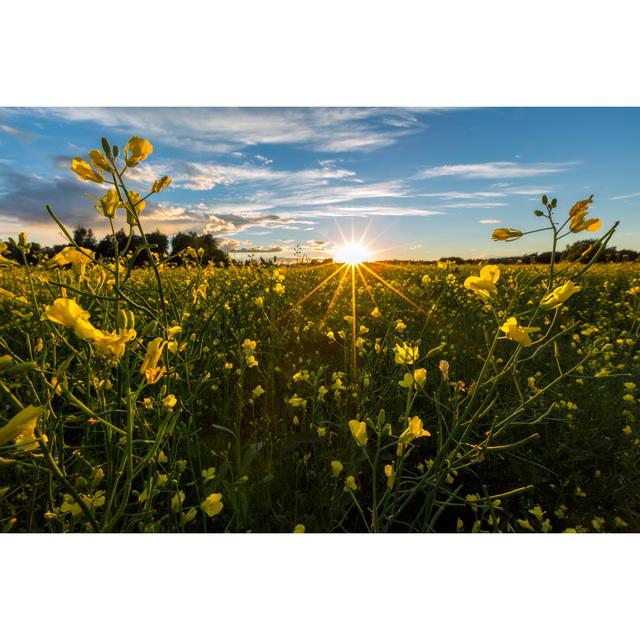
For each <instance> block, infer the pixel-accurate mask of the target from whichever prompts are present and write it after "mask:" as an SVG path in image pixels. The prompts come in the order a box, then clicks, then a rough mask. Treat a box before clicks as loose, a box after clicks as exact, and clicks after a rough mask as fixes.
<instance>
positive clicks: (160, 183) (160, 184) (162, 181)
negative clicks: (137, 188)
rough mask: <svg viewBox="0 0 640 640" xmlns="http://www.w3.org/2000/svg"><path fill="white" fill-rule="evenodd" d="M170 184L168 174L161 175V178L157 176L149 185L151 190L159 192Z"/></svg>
mask: <svg viewBox="0 0 640 640" xmlns="http://www.w3.org/2000/svg"><path fill="white" fill-rule="evenodd" d="M170 184H171V178H169V176H162V178H159V179H158V180H156V181H155V182H154V183H153V185H151V192H152V193H159V192H160V191H162V190H163V189H166V188H167V187H168V186H169V185H170Z"/></svg>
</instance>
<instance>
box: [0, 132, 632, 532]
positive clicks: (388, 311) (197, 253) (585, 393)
mask: <svg viewBox="0 0 640 640" xmlns="http://www.w3.org/2000/svg"><path fill="white" fill-rule="evenodd" d="M125 149H126V155H125V158H126V162H125V166H124V167H122V166H121V165H118V162H120V160H118V159H119V157H120V150H119V149H117V148H114V147H110V146H109V145H108V143H106V141H105V143H104V145H103V151H102V152H101V151H92V152H91V155H90V157H91V160H92V165H93V167H92V166H90V165H89V164H88V163H87V162H85V161H83V160H81V159H76V160H74V165H73V168H74V171H76V173H78V175H80V176H81V177H83V178H84V179H88V180H93V181H95V182H98V181H107V182H109V178H110V179H111V184H112V185H113V189H111V190H110V191H108V192H107V193H106V194H105V195H104V196H103V198H102V199H101V201H99V204H98V206H97V208H98V211H99V212H101V213H102V214H103V215H105V216H107V217H109V219H110V220H111V221H113V218H115V217H116V216H117V215H122V213H119V212H118V209H124V212H123V213H124V214H125V215H126V216H127V222H128V224H129V227H130V231H129V232H128V233H125V236H126V238H127V240H126V241H125V244H124V246H122V247H119V244H118V242H117V238H116V236H117V232H116V231H115V228H114V232H113V234H112V235H113V237H114V247H115V249H114V251H115V255H114V257H113V259H109V258H107V257H104V258H99V257H98V256H96V254H95V252H94V251H92V250H91V249H87V248H84V247H83V246H81V245H80V244H78V243H77V242H75V241H74V237H73V236H72V235H71V234H70V233H68V232H67V233H68V238H69V245H68V246H66V247H64V248H61V249H60V251H59V252H58V253H56V254H55V255H53V256H52V257H44V256H42V255H40V256H38V257H37V258H35V259H33V260H32V258H33V255H32V252H33V247H32V246H31V245H30V244H29V242H28V238H27V237H26V236H25V235H21V236H20V238H19V239H18V240H17V241H14V242H13V243H12V244H11V250H12V251H13V253H10V252H9V251H10V247H6V246H0V250H1V251H0V254H4V256H3V257H2V258H1V260H0V261H1V262H2V264H3V267H4V268H3V269H2V270H1V272H0V277H2V283H1V288H0V298H1V299H2V305H1V306H0V327H1V332H0V349H1V350H2V352H1V353H0V395H1V396H2V398H3V404H2V408H1V411H0V416H1V418H0V526H1V527H2V528H3V529H4V530H5V531H142V532H158V531H267V532H289V531H293V530H296V531H304V530H306V531H322V532H327V531H382V532H394V531H464V532H470V531H474V532H477V531H519V532H524V531H540V532H550V531H553V532H561V531H578V532H586V531H631V530H638V529H639V528H640V514H639V507H640V505H639V504H638V495H640V494H639V489H640V473H639V463H640V433H639V431H638V429H639V427H638V423H637V404H638V394H637V389H638V387H637V385H638V384H640V352H639V351H638V331H639V328H640V325H639V314H640V271H639V270H638V268H637V266H635V265H628V264H616V265H614V264H604V265H601V264H597V261H598V259H599V257H600V256H601V255H602V252H603V251H605V250H606V245H607V242H608V241H609V240H610V238H611V236H612V235H613V232H614V230H615V227H614V229H611V230H609V231H608V232H607V233H605V234H604V236H603V237H602V238H601V239H600V240H598V241H597V242H596V243H595V244H594V246H593V248H592V249H591V252H592V253H591V254H590V259H589V260H588V261H587V262H586V263H585V262H584V252H583V253H582V254H581V256H582V257H581V256H580V255H579V256H577V257H576V258H575V259H574V260H573V261H572V262H570V261H559V260H558V258H560V257H561V256H560V255H559V254H558V253H557V252H556V251H552V260H551V261H550V263H549V264H548V265H507V266H502V267H498V266H497V265H495V264H489V265H480V266H478V265H462V266H460V265H456V264H454V263H452V262H447V261H441V262H440V263H438V264H437V265H408V264H385V263H371V264H367V263H358V264H353V265H350V264H343V265H336V264H333V263H332V262H329V263H324V264H319V265H313V266H308V265H302V264H301V265H291V266H285V267H283V266H280V267H277V266H276V265H274V264H269V263H261V264H256V263H251V264H248V265H239V264H231V265H230V266H227V267H222V266H219V262H217V261H214V260H209V261H208V263H207V259H206V247H205V246H203V245H201V246H198V247H194V246H192V245H190V244H187V246H185V247H183V248H181V249H179V250H178V252H177V253H176V252H175V251H174V252H173V255H170V254H168V253H166V254H164V253H163V252H162V250H160V251H158V250H157V249H158V247H157V244H156V243H154V242H151V237H150V236H151V234H149V235H145V233H144V229H143V224H142V223H141V219H143V215H141V214H142V210H143V208H142V207H141V206H140V203H141V202H142V203H143V202H144V199H141V198H140V196H139V195H138V194H137V193H135V192H131V191H128V190H127V188H126V185H125V182H124V179H123V174H124V173H125V170H126V168H127V167H128V166H135V164H137V162H140V161H142V160H144V159H145V158H146V157H147V156H148V155H149V153H151V145H150V143H148V142H147V141H144V140H140V139H139V138H132V139H131V140H130V141H129V143H128V144H127V146H126V147H125ZM82 163H84V164H82ZM85 165H86V166H85ZM105 176H106V178H105ZM167 180H168V178H166V177H163V178H160V179H159V180H157V181H156V182H155V183H154V185H153V187H152V189H151V194H153V193H156V192H157V191H159V190H161V189H162V188H164V186H166V184H168V183H167V182H166V181H167ZM590 201H591V200H590V199H589V200H583V201H580V202H578V203H576V205H575V206H574V207H573V208H572V209H571V211H570V214H569V216H568V217H566V219H564V218H561V219H560V220H558V219H557V218H558V215H557V213H556V211H555V209H556V203H555V201H551V202H549V201H548V200H547V199H546V198H544V199H543V203H544V206H545V207H546V212H536V215H538V213H541V214H542V215H541V216H538V217H542V216H544V217H545V218H546V219H547V220H548V224H549V227H548V229H549V231H550V232H551V234H552V236H553V244H554V247H555V246H557V242H558V240H559V239H561V238H562V237H564V236H563V231H564V229H565V228H566V231H564V234H565V235H567V234H570V233H579V232H581V231H584V230H587V231H595V230H597V229H598V228H599V226H600V224H599V221H598V220H593V219H592V220H588V219H586V215H587V214H588V208H589V203H590ZM51 214H52V215H53V216H54V217H55V213H54V212H53V211H51ZM134 230H135V231H136V233H135V234H134V233H133V231H134ZM524 233H526V232H521V231H519V230H515V229H497V230H496V231H494V238H495V239H496V240H508V241H512V240H517V238H518V237H520V236H521V235H523V234H524ZM134 235H135V236H136V237H139V241H138V242H139V244H138V247H137V249H136V250H134V251H133V252H132V251H130V249H131V242H133V241H132V240H130V239H131V238H133V237H134ZM120 249H122V254H121V252H120ZM16 255H17V256H18V259H17V260H12V259H11V257H12V256H14V257H15V256H16ZM143 255H144V256H145V260H146V265H145V266H141V267H137V266H136V265H137V264H138V262H137V260H138V259H139V258H140V256H143ZM175 258H179V260H177V259H175Z"/></svg>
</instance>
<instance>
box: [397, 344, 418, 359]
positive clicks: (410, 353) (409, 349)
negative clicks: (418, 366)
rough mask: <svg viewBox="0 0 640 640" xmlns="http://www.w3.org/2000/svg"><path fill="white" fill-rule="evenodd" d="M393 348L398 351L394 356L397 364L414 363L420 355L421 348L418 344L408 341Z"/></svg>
mask: <svg viewBox="0 0 640 640" xmlns="http://www.w3.org/2000/svg"><path fill="white" fill-rule="evenodd" d="M393 350H394V351H395V352H396V355H395V358H394V361H395V363H396V364H413V363H414V362H415V361H416V360H417V359H418V356H419V355H420V349H419V348H418V347H417V346H415V347H413V346H411V345H409V344H407V343H406V342H403V343H402V344H396V346H395V347H393Z"/></svg>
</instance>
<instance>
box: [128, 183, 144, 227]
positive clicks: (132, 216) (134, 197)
mask: <svg viewBox="0 0 640 640" xmlns="http://www.w3.org/2000/svg"><path fill="white" fill-rule="evenodd" d="M129 200H131V204H132V205H133V208H132V207H131V204H129V202H126V203H125V205H124V206H125V208H126V210H127V224H130V225H134V224H136V223H137V222H138V216H139V214H141V213H142V212H143V211H144V209H145V207H146V206H147V203H146V202H144V201H143V200H142V198H140V194H139V193H138V192H137V191H129Z"/></svg>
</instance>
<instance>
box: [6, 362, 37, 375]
mask: <svg viewBox="0 0 640 640" xmlns="http://www.w3.org/2000/svg"><path fill="white" fill-rule="evenodd" d="M35 368H36V363H35V362H20V363H18V364H15V365H13V366H12V367H9V368H8V369H5V370H4V371H3V372H2V375H5V376H21V375H24V374H25V373H29V371H33V370H34V369H35Z"/></svg>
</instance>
